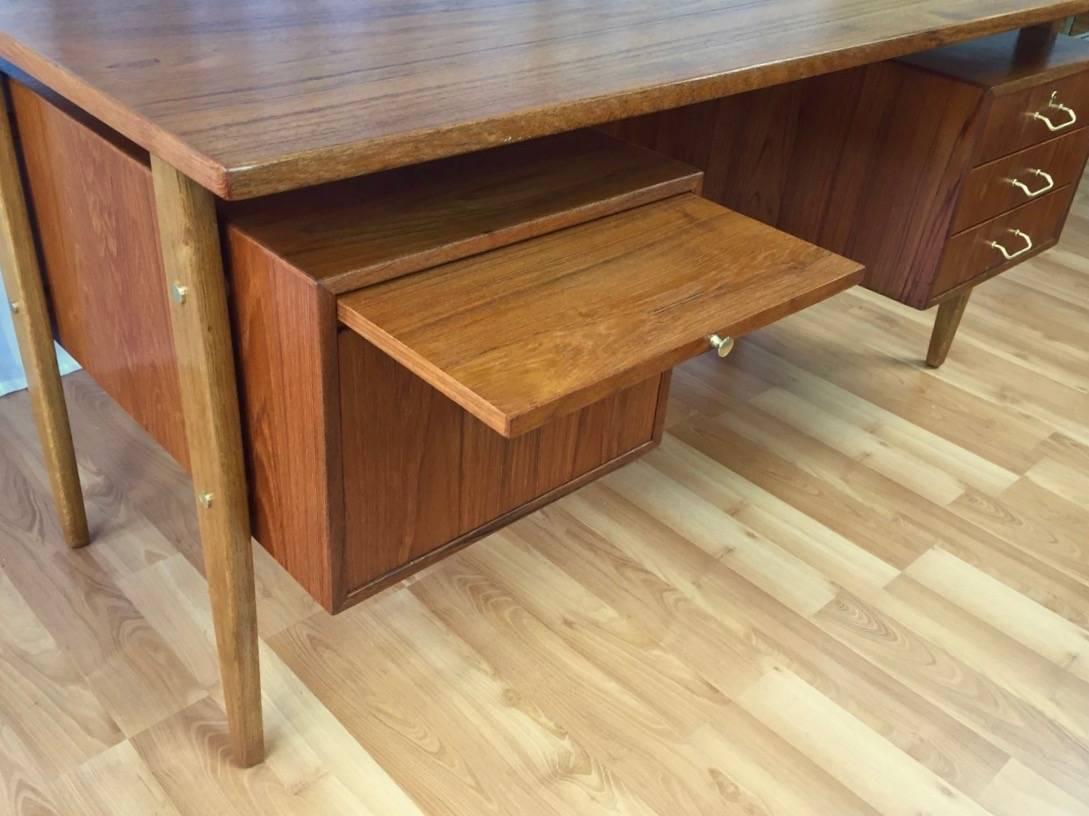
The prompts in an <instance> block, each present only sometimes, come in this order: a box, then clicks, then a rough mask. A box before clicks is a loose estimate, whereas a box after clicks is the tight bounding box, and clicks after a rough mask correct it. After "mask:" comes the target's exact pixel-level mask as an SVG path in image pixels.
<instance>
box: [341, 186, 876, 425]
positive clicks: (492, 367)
mask: <svg viewBox="0 0 1089 816" xmlns="http://www.w3.org/2000/svg"><path fill="white" fill-rule="evenodd" d="M861 274H862V267H861V266H860V265H859V264H857V263H854V262H853V261H848V260H846V259H844V258H841V257H839V256H837V255H834V254H832V253H830V252H828V251H826V250H823V249H820V248H818V247H816V246H814V245H812V244H808V243H806V242H805V241H802V240H800V239H798V238H794V237H792V236H789V235H787V234H786V233H783V232H780V231H778V230H776V229H773V228H772V227H768V226H766V225H764V224H761V223H759V222H757V221H754V220H752V219H750V218H747V217H745V216H742V215H739V214H737V213H735V212H733V211H731V210H728V209H726V208H724V207H721V206H719V205H717V204H714V203H712V202H710V201H707V200H706V199H703V198H700V197H698V196H695V195H692V194H684V195H679V196H674V197H673V198H670V199H665V200H663V201H659V202H656V203H653V204H648V205H646V206H644V207H639V208H637V209H632V210H628V211H626V212H624V213H620V214H617V215H613V216H610V217H608V218H602V219H598V220H597V221H592V222H589V223H585V224H581V225H579V226H575V227H571V228H569V229H566V230H562V231H559V232H554V233H551V234H549V235H545V236H543V237H540V238H535V239H533V240H530V241H523V242H521V243H519V244H514V245H512V246H508V247H505V248H503V249H499V250H496V251H494V252H489V253H485V254H482V255H477V256H475V257H472V258H467V259H464V260H461V261H456V262H454V263H450V264H446V265H444V266H440V267H437V268H435V269H432V270H429V271H427V272H422V273H419V274H417V275H411V276H409V277H404V278H399V279H397V280H392V281H387V282H386V283H383V284H379V285H377V286H372V287H368V288H366V289H361V290H359V291H358V292H353V293H351V294H348V295H342V296H341V297H340V299H339V300H338V304H337V314H338V317H339V319H340V321H341V323H343V324H344V325H346V326H348V327H349V328H351V329H352V330H353V331H355V332H357V333H358V334H359V335H360V336H362V337H363V338H364V339H366V340H367V341H369V342H371V343H373V344H374V345H375V346H377V347H378V348H380V349H382V350H383V351H384V352H386V353H387V354H389V355H390V356H391V357H393V358H394V359H395V360H397V361H398V362H399V363H401V364H402V365H403V366H405V367H406V368H408V369H410V370H411V371H413V372H414V373H415V374H416V375H417V376H419V377H420V378H421V379H423V380H425V381H426V382H428V383H429V384H431V385H432V386H433V387H435V388H436V389H438V390H439V391H440V392H442V393H443V394H445V395H446V396H447V397H449V398H450V399H451V400H453V401H454V402H456V403H458V404H459V405H460V406H461V407H462V408H464V409H465V410H466V411H468V412H470V413H472V414H473V415H475V416H476V417H477V418H478V419H480V420H481V421H482V422H484V423H485V424H487V425H488V426H490V427H491V428H492V429H493V430H495V431H496V432H498V433H499V434H501V435H503V436H506V437H515V436H518V435H519V434H522V433H525V432H527V431H530V430H533V429H534V428H537V427H540V426H541V425H542V424H544V423H545V422H547V421H549V420H551V419H552V418H554V417H558V416H563V415H565V414H568V413H570V412H572V411H575V410H578V409H580V408H582V407H584V406H586V405H588V404H590V403H591V402H593V401H595V400H599V399H602V398H603V397H605V396H607V395H609V394H611V393H613V392H616V391H619V390H621V389H623V388H626V387H628V386H631V385H633V384H635V383H637V382H639V381H640V380H642V379H645V378H646V377H648V376H651V375H653V374H656V373H658V372H662V371H666V370H668V369H670V368H672V367H673V366H674V365H676V364H677V363H679V362H681V361H683V360H685V359H688V358H689V357H693V356H695V355H697V354H700V353H702V352H704V351H707V350H708V349H709V348H710V345H709V338H711V337H712V336H713V335H721V336H726V335H736V334H743V333H745V332H748V331H751V330H753V329H756V328H759V327H761V326H763V325H766V324H767V323H770V322H772V321H774V320H778V319H779V318H781V317H784V316H786V315H788V314H790V313H792V312H795V311H797V310H799V309H802V308H804V307H806V306H808V305H810V304H813V303H816V302H817V301H820V300H823V299H824V298H827V297H828V296H830V295H832V294H834V293H835V292H838V291H840V290H842V289H845V288H847V287H849V286H851V285H853V284H854V283H857V282H858V280H859V279H860V277H861Z"/></svg>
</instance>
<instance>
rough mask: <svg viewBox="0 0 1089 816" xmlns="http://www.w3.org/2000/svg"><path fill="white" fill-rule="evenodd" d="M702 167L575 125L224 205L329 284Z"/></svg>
mask: <svg viewBox="0 0 1089 816" xmlns="http://www.w3.org/2000/svg"><path fill="white" fill-rule="evenodd" d="M701 175H702V174H701V173H700V172H699V171H698V170H696V169H694V168H693V167H691V166H689V165H685V164H681V163H680V162H678V161H674V160H672V159H669V158H667V157H666V156H663V155H661V154H656V153H652V152H650V151H648V150H644V149H642V148H639V147H635V146H633V145H630V144H626V143H624V142H620V141H617V140H616V139H610V138H608V137H607V136H605V135H603V134H601V133H597V132H595V131H577V132H575V133H567V134H563V135H561V136H554V137H551V138H547V139H538V140H535V141H532V142H526V143H524V144H516V145H510V146H508V147H501V148H496V149H494V150H486V151H483V152H481V153H474V154H472V155H469V156H459V157H456V158H453V159H445V160H442V161H437V162H430V163H427V164H421V165H414V166H412V167H406V168H404V169H401V170H394V171H391V172H387V173H378V174H376V175H373V176H365V177H363V178H358V179H351V180H350V181H345V182H341V183H339V184H331V185H326V186H324V187H318V188H314V189H311V190H303V191H300V192H295V193H288V194H285V195H280V196H274V197H272V198H270V199H262V200H259V201H250V202H238V203H234V204H231V205H230V206H229V213H230V219H231V222H232V223H233V224H235V226H237V227H238V228H239V229H240V230H242V231H243V232H245V233H246V234H247V235H249V236H250V237H251V238H253V240H255V241H257V242H258V243H260V244H262V245H263V246H265V247H267V248H268V249H269V251H270V252H272V253H273V254H275V255H276V256H277V257H279V258H281V259H283V260H284V261H285V262H286V263H289V264H291V265H292V266H294V267H295V268H296V269H299V270H303V271H304V272H305V274H306V275H308V276H309V277H311V278H313V279H314V280H315V281H319V282H320V283H321V285H322V286H323V287H324V288H326V289H328V290H329V291H331V292H335V293H341V292H350V291H352V290H353V289H359V288H361V287H363V286H369V285H371V284H373V283H379V282H381V281H384V280H389V279H391V278H396V277H399V276H401V275H407V274H409V273H411V272H417V271H419V270H421V269H428V268H430V267H433V266H437V265H439V264H442V263H447V262H449V261H453V260H457V259H458V258H464V257H467V256H469V255H474V254H476V253H479V252H486V251H488V250H491V249H496V248H498V247H502V246H506V245H507V244H512V243H515V242H516V241H524V240H526V239H527V238H533V237H535V236H538V235H543V234H545V233H548V232H553V231H555V230H558V229H562V228H564V227H569V226H572V225H574V224H581V223H583V222H584V221H591V220H593V219H595V218H601V217H602V216H606V215H611V214H613V213H616V212H620V211H621V210H626V209H629V208H631V207H638V206H640V205H642V204H647V203H649V202H651V201H657V200H659V199H662V198H668V197H669V196H672V195H677V194H679V193H685V192H689V193H690V192H696V191H698V190H699V188H700V181H701Z"/></svg>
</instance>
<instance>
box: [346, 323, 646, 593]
mask: <svg viewBox="0 0 1089 816" xmlns="http://www.w3.org/2000/svg"><path fill="white" fill-rule="evenodd" d="M339 352H340V355H339V356H340V384H341V396H340V415H341V422H342V437H343V463H344V496H345V500H344V514H345V515H344V528H345V534H344V543H343V548H344V556H343V558H344V565H343V577H342V578H341V579H340V580H342V581H343V585H342V587H340V588H339V596H338V597H339V598H341V599H342V598H343V597H345V596H346V595H352V594H354V596H355V597H354V598H353V599H352V600H353V601H358V600H360V599H362V597H365V596H366V594H367V593H368V592H373V591H375V590H376V589H377V588H380V587H381V586H382V585H383V584H384V583H387V582H388V577H389V575H390V574H391V573H396V574H400V575H405V574H408V573H409V572H411V571H413V570H414V569H418V568H419V566H420V564H419V563H416V562H417V561H418V559H421V558H423V557H425V556H428V555H429V554H431V553H432V552H433V551H434V550H436V549H438V548H439V547H445V548H446V549H450V547H456V546H460V545H461V544H464V543H468V541H469V540H470V539H469V538H467V536H469V535H470V534H473V533H474V532H475V531H477V530H480V529H483V528H486V527H487V526H488V525H490V524H492V523H494V522H496V521H497V520H498V519H501V518H502V519H504V520H505V521H510V520H512V518H513V516H512V515H511V514H512V513H513V512H515V511H517V510H519V508H521V509H522V512H528V509H529V506H530V503H531V502H534V501H535V500H537V499H538V498H541V497H545V496H549V494H553V493H554V491H556V490H558V489H560V488H561V487H563V486H564V485H568V484H569V483H571V482H573V481H575V480H577V479H579V478H580V477H582V476H584V475H587V474H590V473H600V472H601V471H602V469H603V468H605V467H607V466H609V465H610V464H611V463H613V462H614V460H617V459H620V458H622V457H625V455H626V454H629V453H631V452H633V451H637V450H638V451H642V450H643V449H644V448H645V447H646V446H647V445H649V444H651V443H652V442H653V441H654V439H655V430H656V427H657V424H656V423H657V421H658V419H659V413H660V412H663V409H664V406H663V405H662V404H661V403H662V393H661V389H660V380H661V379H662V378H660V377H658V376H653V377H651V378H650V379H648V380H646V381H645V382H642V383H640V384H638V385H636V386H634V387H631V388H628V389H626V390H622V391H620V392H619V393H618V394H615V395H612V396H610V397H608V398H607V399H605V400H603V401H601V402H598V403H596V404H594V405H591V406H589V407H587V408H584V409H583V410H581V411H578V412H575V413H572V414H569V415H567V416H564V417H561V418H559V419H556V420H553V421H552V422H550V423H548V424H547V425H545V426H543V427H541V428H540V429H538V430H536V431H532V432H529V433H527V434H524V435H522V436H520V437H519V438H517V439H514V440H507V439H504V438H502V437H500V436H499V435H497V434H496V433H495V432H494V431H492V430H491V429H489V428H487V427H485V426H484V425H483V424H482V423H480V422H479V421H478V420H476V419H475V418H474V417H473V416H472V415H470V414H469V413H467V412H466V411H464V410H462V409H461V408H459V407H458V406H457V405H456V404H454V403H453V402H451V401H450V400H448V399H447V398H446V397H444V396H443V395H442V394H440V393H439V392H438V391H436V390H435V389H434V388H432V387H431V386H429V385H428V384H427V383H425V382H424V381H423V380H421V379H419V378H418V377H416V376H414V375H413V374H412V373H411V372H410V371H409V370H407V369H405V368H403V367H402V366H400V365H399V364H398V363H397V362H395V361H394V360H393V359H391V358H390V357H388V356H387V355H386V354H384V353H383V352H381V351H379V350H378V349H376V348H375V347H374V346H372V345H371V344H369V343H367V342H365V341H364V340H362V339H361V338H359V337H358V336H356V335H355V334H353V333H352V332H350V331H342V332H341V334H340V343H339ZM549 498H554V496H549ZM432 557H433V556H432ZM382 579H385V580H382ZM361 591H362V592H361ZM340 605H341V602H340V601H338V603H337V608H339V607H340Z"/></svg>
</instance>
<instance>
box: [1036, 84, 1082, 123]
mask: <svg viewBox="0 0 1089 816" xmlns="http://www.w3.org/2000/svg"><path fill="white" fill-rule="evenodd" d="M1058 95H1059V92H1058V91H1052V92H1051V99H1049V100H1048V102H1047V109H1048V110H1049V111H1053V110H1055V111H1059V112H1060V113H1065V114H1066V121H1065V122H1060V123H1059V124H1055V123H1054V122H1052V121H1051V119H1050V118H1049V117H1047V116H1045V115H1044V114H1042V113H1040V111H1033V112H1032V113H1030V114H1029V116H1031V117H1032V118H1033V119H1038V120H1039V121H1041V122H1043V123H1044V125H1046V126H1047V129H1048V130H1050V131H1051V132H1052V133H1054V132H1055V131H1056V130H1065V129H1066V128H1068V127H1070V126H1072V125H1073V124H1074V123H1075V122H1077V121H1078V115H1077V114H1076V113H1075V112H1074V109H1073V108H1068V107H1067V106H1066V105H1064V104H1062V103H1061V102H1059V100H1058V99H1057V98H1056V97H1057V96H1058Z"/></svg>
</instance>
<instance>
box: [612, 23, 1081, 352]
mask: <svg viewBox="0 0 1089 816" xmlns="http://www.w3.org/2000/svg"><path fill="white" fill-rule="evenodd" d="M1031 37H1032V32H1024V33H1022V34H1018V33H1017V32H1011V33H1008V34H1000V35H997V36H993V37H987V38H983V39H980V40H975V41H971V42H965V43H960V44H957V45H952V46H946V47H943V48H938V49H935V50H933V51H928V52H923V53H921V54H916V55H913V56H911V57H908V58H905V59H903V60H898V61H893V62H885V63H878V64H874V65H869V66H865V67H863V68H857V69H852V70H848V71H841V72H838V73H833V74H829V75H827V76H823V77H816V78H813V79H808V80H804V81H801V82H796V83H792V84H790V85H786V86H778V87H774V88H769V89H766V90H761V91H755V92H752V93H749V94H742V95H739V96H736V97H730V98H727V99H721V100H716V101H714V102H709V103H705V104H702V105H696V106H692V107H689V108H684V109H680V110H676V111H666V112H663V113H659V114H653V115H651V116H647V117H640V118H638V119H633V120H628V121H627V122H624V123H619V124H617V125H613V126H610V128H609V130H610V132H612V133H614V134H616V135H620V136H622V137H624V138H627V139H630V140H632V141H634V142H636V143H639V144H643V145H646V146H649V147H652V148H655V149H659V150H663V151H665V152H668V153H670V154H672V155H676V156H683V157H685V158H686V159H693V158H695V159H697V162H698V164H699V165H700V166H701V168H702V169H704V170H705V173H706V178H705V194H706V195H708V196H709V197H710V198H712V199H714V200H716V201H719V202H721V203H723V204H725V205H726V206H728V207H730V208H731V209H734V210H737V211H739V212H744V213H747V214H749V215H752V216H753V217H755V218H759V219H761V220H762V221H765V222H766V223H769V224H773V225H775V226H777V227H778V228H780V229H782V230H785V231H786V232H789V233H791V234H793V235H797V236H799V237H801V238H804V239H805V240H807V241H812V242H813V243H815V244H817V245H819V246H822V247H825V248H827V249H830V250H831V251H833V252H836V253H838V254H841V255H844V256H846V257H849V258H852V259H854V260H857V261H859V262H861V263H863V264H864V265H865V266H866V269H867V273H866V279H865V281H864V285H865V286H867V287H869V288H871V289H873V290H875V291H877V292H880V293H882V294H884V295H887V296H889V297H891V298H894V299H896V300H898V301H900V302H902V303H906V304H908V305H911V306H914V307H916V308H919V309H926V308H930V307H932V306H935V305H937V304H939V303H942V302H945V301H950V300H954V299H958V298H964V297H966V296H967V293H968V292H970V290H971V289H972V288H973V287H975V286H977V285H979V284H980V283H982V282H984V281H986V280H987V279H988V278H990V277H992V276H994V275H997V274H999V273H1001V272H1003V271H1005V270H1007V269H1009V268H1011V267H1012V266H1014V265H1016V264H1018V263H1021V262H1022V261H1024V260H1026V259H1028V258H1031V257H1032V256H1034V255H1036V254H1038V253H1039V252H1042V251H1044V250H1046V249H1048V248H1049V247H1051V246H1054V244H1055V243H1056V242H1057V241H1058V239H1059V236H1060V235H1061V232H1062V228H1063V224H1064V223H1065V221H1066V214H1067V211H1068V209H1069V205H1070V202H1071V200H1072V199H1073V195H1074V192H1075V190H1076V187H1077V184H1078V182H1079V181H1080V178H1081V174H1082V170H1083V168H1084V166H1085V161H1086V156H1087V155H1089V128H1086V127H1085V126H1086V125H1089V43H1087V42H1085V41H1083V40H1079V39H1074V38H1070V37H1061V36H1060V37H1058V38H1057V39H1056V40H1055V41H1054V43H1053V44H1051V42H1050V40H1049V39H1048V38H1040V41H1039V43H1033V42H1031ZM707 123H711V126H708V125H707ZM962 305H963V304H961V306H962ZM962 311H963V308H955V307H951V308H949V309H946V310H945V319H943V320H941V321H940V322H939V327H940V328H942V329H944V330H945V331H946V332H948V331H950V330H952V331H955V328H956V325H957V321H956V320H950V319H949V318H951V317H953V316H956V317H957V318H958V320H959V315H960V313H961V312H962ZM948 345H949V344H948V343H944V342H939V343H938V344H937V346H938V347H942V348H948ZM939 356H940V357H941V359H944V355H934V354H931V355H930V356H929V358H928V359H929V361H930V362H931V363H932V364H933V363H934V362H935V361H938V360H939Z"/></svg>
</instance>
